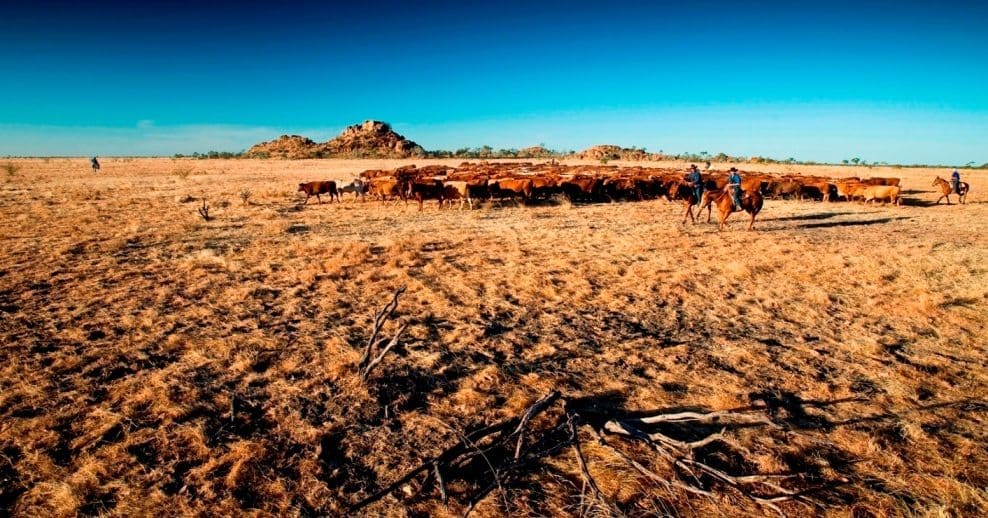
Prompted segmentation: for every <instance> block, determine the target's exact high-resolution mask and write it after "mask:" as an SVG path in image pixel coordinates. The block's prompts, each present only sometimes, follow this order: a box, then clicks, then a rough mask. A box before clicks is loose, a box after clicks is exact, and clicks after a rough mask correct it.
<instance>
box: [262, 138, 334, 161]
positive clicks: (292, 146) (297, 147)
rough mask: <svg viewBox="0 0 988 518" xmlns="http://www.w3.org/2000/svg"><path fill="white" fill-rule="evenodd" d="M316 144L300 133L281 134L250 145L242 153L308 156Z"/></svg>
mask: <svg viewBox="0 0 988 518" xmlns="http://www.w3.org/2000/svg"><path fill="white" fill-rule="evenodd" d="M317 146H318V144H317V143H316V142H315V141H313V140H312V139H309V138H306V137H303V136H301V135H282V136H280V137H278V138H277V139H275V140H271V141H268V142H262V143H260V144H256V145H254V146H251V148H250V149H248V150H247V152H246V153H244V155H245V156H247V157H248V158H288V159H298V158H310V157H311V156H312V152H313V150H314V149H315V148H316V147H317Z"/></svg>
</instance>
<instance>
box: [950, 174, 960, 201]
mask: <svg viewBox="0 0 988 518" xmlns="http://www.w3.org/2000/svg"><path fill="white" fill-rule="evenodd" d="M950 186H951V187H953V188H954V193H955V194H958V195H959V194H961V174H960V173H958V172H957V169H954V174H952V175H950Z"/></svg>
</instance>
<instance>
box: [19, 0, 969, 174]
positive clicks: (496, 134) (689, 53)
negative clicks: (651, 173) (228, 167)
mask: <svg viewBox="0 0 988 518" xmlns="http://www.w3.org/2000/svg"><path fill="white" fill-rule="evenodd" d="M358 3H359V2H352V4H353V5H349V6H336V5H333V4H332V3H329V2H294V3H292V2H271V1H267V2H264V3H253V2H240V3H236V4H234V3H228V4H226V3H217V4H214V5H212V6H203V5H200V2H186V1H173V2H167V3H166V2H154V1H151V2H144V3H137V2H134V3H133V4H131V3H129V2H127V3H125V2H93V3H89V5H83V4H85V3H83V2H78V3H77V2H69V1H66V2H49V1H37V2H21V3H20V5H17V6H14V7H4V8H3V9H2V14H0V16H2V18H3V20H4V21H3V30H2V31H0V73H2V74H3V76H2V80H0V155H8V154H9V155H63V154H70V155H93V154H99V155H171V154H173V153H189V152H192V151H208V150H226V151H239V150H243V149H246V148H247V147H249V146H250V145H251V144H254V143H256V142H259V141H261V140H269V139H271V138H275V137H277V136H278V135H280V134H282V133H300V134H304V135H306V136H309V137H311V138H313V139H316V140H326V139H328V138H330V137H332V136H334V135H335V134H336V133H337V132H339V131H340V130H341V129H342V128H343V127H345V126H346V125H349V124H354V123H357V122H360V121H363V120H364V119H370V118H373V119H379V120H385V121H388V122H391V123H392V125H393V126H394V127H395V129H396V130H397V131H399V132H400V133H403V134H405V135H406V136H407V137H409V138H411V139H413V140H416V141H417V142H419V143H420V144H422V145H423V146H424V147H425V148H427V149H452V148H457V147H463V146H480V145H483V144H489V145H492V146H494V147H524V146H529V145H534V144H538V143H544V144H545V145H547V146H549V147H552V148H556V149H562V150H569V149H575V150H579V149H582V148H585V147H587V146H589V145H592V144H598V143H613V144H620V145H624V146H632V145H634V146H644V147H646V148H647V149H649V150H652V151H658V150H663V151H665V152H668V153H676V152H687V151H689V152H699V151H708V152H711V153H716V152H719V151H724V152H727V153H731V154H739V155H755V154H759V155H768V156H774V157H776V158H788V157H790V156H791V157H795V158H797V159H802V160H819V161H839V160H841V159H844V158H851V157H861V158H864V159H866V160H869V161H888V162H899V163H941V164H964V163H966V162H968V161H975V162H977V163H978V164H980V163H984V162H988V30H986V29H985V27H986V25H988V6H986V4H985V3H984V2H943V3H940V4H939V5H935V4H934V3H933V2H912V1H909V0H905V1H898V2H868V1H858V2H842V1H836V2H817V3H806V4H804V3H802V2H750V3H749V2H743V1H736V2H728V3H719V2H703V1H701V2H670V3H664V2H607V3H604V2H600V3H593V2H582V1H578V0H577V1H569V2H538V3H537V4H536V3H532V4H531V5H529V4H526V3H522V2H510V1H509V2H501V3H495V2H482V3H481V2H478V3H469V4H468V3H466V2H409V1H402V2H367V3H366V4H367V5H356V4H358ZM686 4H688V5H686Z"/></svg>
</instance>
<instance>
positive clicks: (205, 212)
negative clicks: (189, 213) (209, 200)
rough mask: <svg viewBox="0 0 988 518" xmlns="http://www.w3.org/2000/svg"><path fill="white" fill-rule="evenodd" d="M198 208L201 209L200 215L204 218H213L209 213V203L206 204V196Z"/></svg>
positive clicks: (207, 219)
mask: <svg viewBox="0 0 988 518" xmlns="http://www.w3.org/2000/svg"><path fill="white" fill-rule="evenodd" d="M197 210H198V211H199V215H200V216H202V219H204V220H206V221H209V220H210V219H211V217H210V215H209V205H206V198H203V199H202V207H199V208H198V209H197Z"/></svg>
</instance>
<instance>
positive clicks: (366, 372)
mask: <svg viewBox="0 0 988 518" xmlns="http://www.w3.org/2000/svg"><path fill="white" fill-rule="evenodd" d="M407 327H408V324H402V325H401V327H399V328H398V331H396V332H395V335H394V336H393V337H392V338H391V341H390V342H388V345H386V346H385V347H384V349H381V352H380V353H378V355H377V357H375V358H374V359H373V360H371V362H370V363H368V364H367V366H366V367H364V369H363V370H362V371H361V372H360V379H362V380H365V381H366V380H367V378H368V377H369V376H370V373H371V370H373V369H374V367H377V365H378V364H379V363H381V360H383V359H384V355H385V354H388V351H390V350H391V348H392V347H394V346H395V345H396V344H397V343H398V340H399V339H400V338H401V335H402V333H404V332H405V329H406V328H407Z"/></svg>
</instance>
